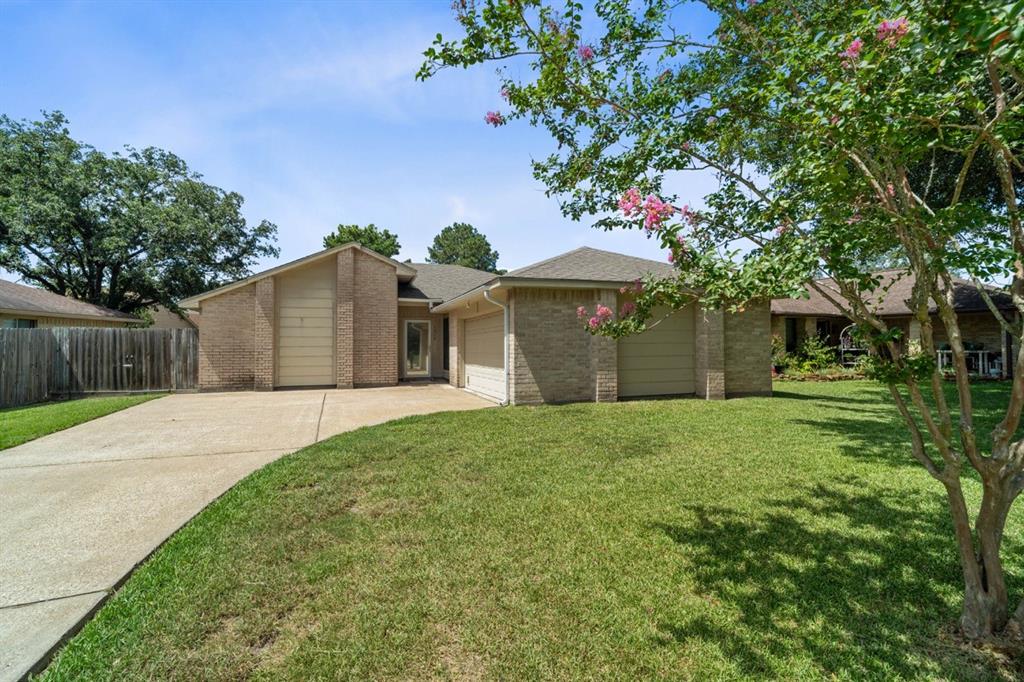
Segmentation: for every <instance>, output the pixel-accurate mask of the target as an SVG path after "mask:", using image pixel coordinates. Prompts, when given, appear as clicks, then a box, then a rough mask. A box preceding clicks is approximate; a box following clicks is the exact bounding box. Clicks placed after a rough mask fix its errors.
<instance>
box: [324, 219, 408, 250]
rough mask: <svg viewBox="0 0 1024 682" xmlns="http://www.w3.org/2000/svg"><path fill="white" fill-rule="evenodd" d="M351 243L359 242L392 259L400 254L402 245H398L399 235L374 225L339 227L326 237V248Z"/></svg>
mask: <svg viewBox="0 0 1024 682" xmlns="http://www.w3.org/2000/svg"><path fill="white" fill-rule="evenodd" d="M349 242H358V243H359V244H362V245H363V246H365V247H366V248H368V249H372V250H373V251H376V252H377V253H379V254H380V255H382V256H387V257H388V258H391V257H393V256H395V255H396V254H398V252H399V251H400V250H401V248H402V245H401V244H399V243H398V235H397V234H393V233H391V232H389V231H387V230H382V229H380V228H378V227H377V226H376V225H374V224H373V223H370V224H369V225H367V226H366V227H362V226H360V225H338V229H336V230H335V231H334V232H332V233H330V234H329V235H327V236H326V237H324V248H325V249H329V248H331V247H332V246H341V245H342V244H348V243H349Z"/></svg>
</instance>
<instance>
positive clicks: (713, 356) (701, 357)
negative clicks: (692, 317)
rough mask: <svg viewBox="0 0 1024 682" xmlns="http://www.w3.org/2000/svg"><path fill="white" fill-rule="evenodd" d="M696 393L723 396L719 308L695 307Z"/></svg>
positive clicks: (709, 397)
mask: <svg viewBox="0 0 1024 682" xmlns="http://www.w3.org/2000/svg"><path fill="white" fill-rule="evenodd" d="M696 317H697V349H696V350H697V357H696V360H697V370H696V371H697V377H696V379H697V382H696V383H697V386H696V388H697V395H698V396H699V397H701V398H706V399H707V400H721V399H723V398H725V318H724V316H723V314H722V311H721V310H706V309H704V308H703V307H698V308H697V311H696Z"/></svg>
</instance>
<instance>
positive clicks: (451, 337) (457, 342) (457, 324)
mask: <svg viewBox="0 0 1024 682" xmlns="http://www.w3.org/2000/svg"><path fill="white" fill-rule="evenodd" d="M461 349H462V318H460V317H459V313H458V312H457V311H454V310H453V311H452V312H450V313H448V383H449V384H451V385H452V386H455V387H456V388H462V387H463V386H464V385H465V384H464V382H463V379H462V365H461V363H460V362H459V361H460V360H461V359H462V352H461Z"/></svg>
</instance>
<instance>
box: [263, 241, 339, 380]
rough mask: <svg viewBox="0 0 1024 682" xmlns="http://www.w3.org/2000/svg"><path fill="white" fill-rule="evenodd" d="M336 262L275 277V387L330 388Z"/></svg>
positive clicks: (332, 375) (324, 263) (332, 365)
mask: <svg viewBox="0 0 1024 682" xmlns="http://www.w3.org/2000/svg"><path fill="white" fill-rule="evenodd" d="M334 268H335V263H334V260H333V259H330V258H327V259H324V260H323V261H321V262H320V263H314V264H313V265H309V266H307V267H304V268H299V269H297V270H293V271H291V272H287V273H285V274H282V275H278V277H277V279H276V281H275V286H274V289H275V290H274V296H275V298H276V299H277V385H278V386H331V385H334V384H335V383H337V382H336V380H335V378H334V377H335V373H334V291H335V288H336V286H337V284H336V276H335V273H334Z"/></svg>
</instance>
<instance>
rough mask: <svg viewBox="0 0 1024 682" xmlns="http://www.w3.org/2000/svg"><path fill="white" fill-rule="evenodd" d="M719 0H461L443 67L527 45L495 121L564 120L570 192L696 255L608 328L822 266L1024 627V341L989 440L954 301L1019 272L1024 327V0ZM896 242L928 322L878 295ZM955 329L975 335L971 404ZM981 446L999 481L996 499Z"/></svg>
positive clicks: (633, 327)
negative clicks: (1023, 428)
mask: <svg viewBox="0 0 1024 682" xmlns="http://www.w3.org/2000/svg"><path fill="white" fill-rule="evenodd" d="M701 5H702V6H703V7H704V8H706V9H708V10H710V11H711V12H712V13H713V14H714V16H715V19H716V21H717V24H716V26H715V28H714V30H713V32H712V34H711V35H710V36H693V35H689V34H688V33H687V31H686V28H685V26H686V15H685V12H686V9H687V5H684V4H680V3H675V2H672V1H671V0H645V1H644V2H632V1H629V0H607V1H606V2H602V3H599V4H597V5H596V7H595V9H594V11H593V12H585V11H584V8H583V6H582V4H580V3H578V2H575V1H574V0H566V1H565V2H564V3H562V4H560V5H558V6H555V5H553V4H551V3H549V2H546V1H543V0H521V1H516V2H505V1H502V2H499V1H497V0H491V1H487V2H482V3H468V2H459V3H456V5H455V7H456V12H457V18H458V21H459V23H460V25H461V29H462V31H463V32H464V35H463V36H461V37H460V38H458V39H456V40H446V39H445V38H443V37H442V36H438V38H437V40H436V41H435V43H434V45H433V46H431V47H430V48H429V49H427V51H426V53H425V56H426V61H425V63H424V65H423V67H422V69H421V71H420V77H422V78H428V77H430V76H432V75H433V74H435V73H436V72H437V71H438V70H440V69H443V68H448V67H462V68H465V67H469V66H473V65H477V64H483V63H490V62H498V63H502V62H518V63H517V64H516V66H515V67H514V68H508V69H505V70H503V71H502V72H501V73H502V89H501V96H502V97H503V98H504V100H505V102H506V104H505V105H504V107H503V109H504V110H502V111H492V112H488V113H487V115H486V117H485V122H486V123H488V124H490V125H493V126H495V127H501V126H504V125H508V124H510V123H512V122H514V121H516V120H519V119H524V120H527V121H529V122H530V123H532V124H534V125H538V126H542V127H544V128H545V129H547V130H548V131H549V132H550V134H551V136H552V138H553V139H554V141H555V142H556V143H557V147H558V150H557V152H555V153H553V154H551V155H550V156H549V157H548V158H546V159H543V160H541V161H538V162H536V163H535V164H534V174H535V176H536V177H537V178H539V179H540V180H541V181H543V182H544V183H545V184H546V186H547V188H548V191H549V193H550V194H552V195H557V196H558V197H559V198H560V199H561V205H562V208H563V211H564V212H565V213H566V214H567V215H569V216H572V217H574V218H580V217H582V216H585V215H598V216H601V217H599V218H598V219H596V221H595V223H596V225H598V226H599V227H602V228H605V229H612V228H625V229H635V230H639V231H641V232H642V233H645V234H646V235H648V236H650V237H651V238H654V239H657V240H658V241H659V243H660V244H661V245H662V247H663V248H664V249H665V253H666V257H667V258H668V259H669V260H670V261H672V262H673V263H675V264H676V266H677V276H676V277H673V278H666V279H650V278H649V279H648V280H647V281H645V282H643V283H642V284H641V285H639V286H638V287H636V289H635V290H634V292H635V300H634V301H630V302H629V305H628V307H627V308H626V309H624V310H621V311H619V312H618V314H616V312H615V311H612V310H610V309H608V308H605V307H602V308H600V309H599V310H597V311H595V313H594V314H593V315H590V314H589V313H587V314H586V315H585V316H584V318H585V320H586V323H587V326H588V327H589V328H590V330H591V331H592V333H595V334H607V335H611V336H621V335H624V334H630V333H636V332H639V331H642V330H643V329H645V327H646V326H647V324H648V323H649V321H650V319H651V314H652V311H653V310H654V309H655V306H657V305H665V304H667V305H669V306H671V307H680V306H683V305H689V304H690V303H692V302H693V300H694V297H695V295H694V294H693V292H695V291H699V292H701V296H700V300H701V305H703V306H706V307H710V308H716V307H719V308H725V309H727V310H729V311H741V310H743V309H745V308H746V307H748V306H750V305H752V304H754V303H756V302H757V301H759V300H760V301H763V300H764V299H766V298H768V297H772V296H782V295H794V296H800V295H805V289H804V287H805V286H812V287H814V288H815V289H817V290H818V292H819V293H821V294H822V295H823V296H825V297H826V298H828V299H829V300H830V301H832V302H833V303H835V305H836V306H837V307H839V308H840V309H841V310H842V311H844V313H845V314H846V316H847V317H849V318H850V319H851V320H853V321H855V322H856V323H857V324H858V325H859V329H860V333H861V334H862V335H863V337H864V339H865V341H866V343H868V344H869V345H870V347H871V349H872V365H871V371H872V375H873V376H875V377H876V378H878V379H880V380H881V381H884V382H885V383H886V384H887V385H888V386H889V388H890V395H891V397H892V401H893V403H894V405H895V407H896V409H897V411H898V413H899V414H900V416H901V417H902V418H903V420H904V422H905V424H906V426H907V429H908V432H909V434H910V440H911V443H912V448H911V453H912V455H913V457H914V458H915V459H916V460H917V461H918V462H919V463H920V464H921V465H922V466H923V467H924V468H925V470H926V471H927V472H928V473H929V474H930V475H931V476H932V477H934V478H935V479H936V481H937V482H938V483H939V484H941V486H942V488H943V489H944V490H945V493H946V495H947V500H948V503H949V510H950V514H951V517H952V520H953V526H954V530H955V537H956V546H957V550H958V556H959V559H960V564H961V569H962V572H963V576H964V585H965V598H964V609H963V612H962V615H961V619H960V624H961V628H962V630H963V632H964V634H965V635H966V636H967V637H969V638H971V639H975V640H980V639H985V638H988V637H991V636H994V635H997V634H999V633H1003V632H1011V631H1014V632H1017V633H1020V632H1021V625H1022V623H1024V602H1021V606H1019V607H1018V609H1017V610H1016V612H1015V613H1014V614H1013V615H1012V617H1011V614H1010V613H1009V609H1008V606H1007V592H1006V581H1005V577H1004V575H1003V566H1002V563H1001V559H1000V546H1001V539H1002V524H1004V523H1005V519H1006V514H1007V512H1008V510H1009V508H1010V505H1011V504H1012V503H1013V501H1014V500H1015V499H1016V497H1017V496H1018V495H1019V493H1020V492H1021V491H1022V490H1024V442H1022V441H1020V440H1017V439H1016V438H1015V433H1016V431H1017V427H1018V426H1019V425H1020V418H1021V412H1022V408H1024V352H1020V353H1017V355H1016V356H1015V357H1014V358H1012V362H1013V364H1014V365H1015V368H1014V377H1015V378H1014V384H1013V391H1012V393H1011V398H1010V400H1009V404H1008V405H1007V407H1006V412H1005V414H1004V418H1003V421H1002V422H1001V423H1000V425H999V426H998V427H997V428H996V430H995V432H994V433H993V434H992V440H991V443H987V444H983V443H982V442H981V441H980V440H979V439H978V437H977V435H976V434H975V431H974V426H973V423H974V415H973V408H972V400H971V392H970V385H969V380H970V377H969V374H968V368H967V363H966V359H965V358H966V356H965V354H964V348H963V338H962V335H961V333H960V323H959V318H958V316H957V313H956V310H955V309H954V308H953V305H952V302H951V301H952V295H953V290H954V274H955V273H967V274H968V276H970V277H972V278H975V280H976V281H977V280H980V279H987V278H991V277H1000V278H1006V279H1008V280H1010V281H1011V283H1012V284H1011V287H1010V288H1011V292H1012V294H1013V300H1014V303H1015V305H1016V307H1017V313H1018V314H1017V315H1016V316H1004V315H1002V314H1001V313H1000V312H999V311H997V310H996V308H995V306H992V314H993V315H994V316H995V317H996V318H997V319H998V320H999V322H1000V324H1001V325H1002V326H1003V328H1004V329H1005V330H1006V331H1007V332H1008V333H1011V334H1012V335H1013V336H1014V337H1015V338H1016V339H1017V340H1018V347H1019V348H1024V343H1021V341H1024V330H1022V328H1021V324H1020V321H1019V320H1020V315H1021V314H1024V228H1022V222H1021V215H1020V205H1019V201H1020V191H1021V188H1022V182H1021V177H1022V176H1024V161H1022V154H1024V110H1022V106H1024V63H1022V51H1021V41H1022V39H1024V2H1022V1H1021V0H1014V1H1013V2H1009V3H1005V2H994V1H991V0H965V1H964V2H956V3H928V2H924V1H923V0H912V1H910V2H874V3H867V4H865V3H860V2H852V1H849V0H839V1H837V2H829V3H820V2H811V1H810V0H785V1H776V0H764V1H763V2H753V1H750V0H748V1H746V2H734V0H705V2H703V3H701ZM692 172H711V173H713V174H714V175H715V176H716V177H717V180H718V186H717V188H716V189H714V190H713V191H712V192H710V193H709V194H708V195H706V196H705V197H703V200H702V202H701V205H698V206H687V205H680V202H679V201H678V198H677V196H676V192H677V191H678V189H679V188H680V187H681V186H683V183H685V177H686V174H687V173H692ZM890 258H895V259H896V260H898V261H899V262H905V263H906V264H907V270H908V274H909V275H911V276H913V277H914V282H915V284H914V286H913V291H912V294H911V297H910V299H909V300H908V301H907V303H908V305H909V306H910V308H911V309H912V310H913V311H914V317H915V318H916V320H917V321H918V322H919V323H920V326H921V338H920V341H919V343H910V342H908V341H909V340H907V339H903V338H901V337H902V330H901V329H900V328H899V327H895V326H891V325H890V324H889V323H888V322H887V321H886V320H884V319H882V318H881V317H879V316H878V315H877V314H876V313H875V311H874V309H873V307H872V305H871V301H872V300H874V299H876V298H877V297H878V295H879V294H880V293H881V292H880V291H879V278H878V277H877V276H876V275H875V273H874V272H873V271H872V264H874V263H877V262H879V260H880V259H890ZM821 276H828V277H831V278H832V279H831V280H830V282H831V283H828V284H823V283H822V282H821V281H819V280H817V279H816V278H817V277H821ZM933 310H934V311H936V313H935V314H934V315H933V314H932V312H931V311H933ZM587 318H589V319H587ZM936 331H941V332H943V333H944V334H945V336H946V338H948V339H949V344H950V346H951V349H952V354H953V357H954V363H953V364H954V367H955V379H956V386H957V397H958V400H957V404H955V405H950V404H948V403H947V401H946V399H945V397H944V393H943V390H942V386H943V376H942V375H941V373H940V371H939V369H938V367H937V366H936V362H935V341H934V332H936ZM954 414H955V415H956V416H955V417H954ZM965 467H969V468H973V469H974V470H975V471H976V472H977V474H978V475H979V476H980V478H981V479H982V481H983V483H984V490H985V492H984V498H983V501H982V505H981V509H980V510H979V511H978V512H977V513H976V514H975V515H974V516H973V517H971V516H970V513H969V512H968V509H967V505H966V503H965V501H964V494H963V490H962V486H961V476H962V475H963V471H964V468H965Z"/></svg>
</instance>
